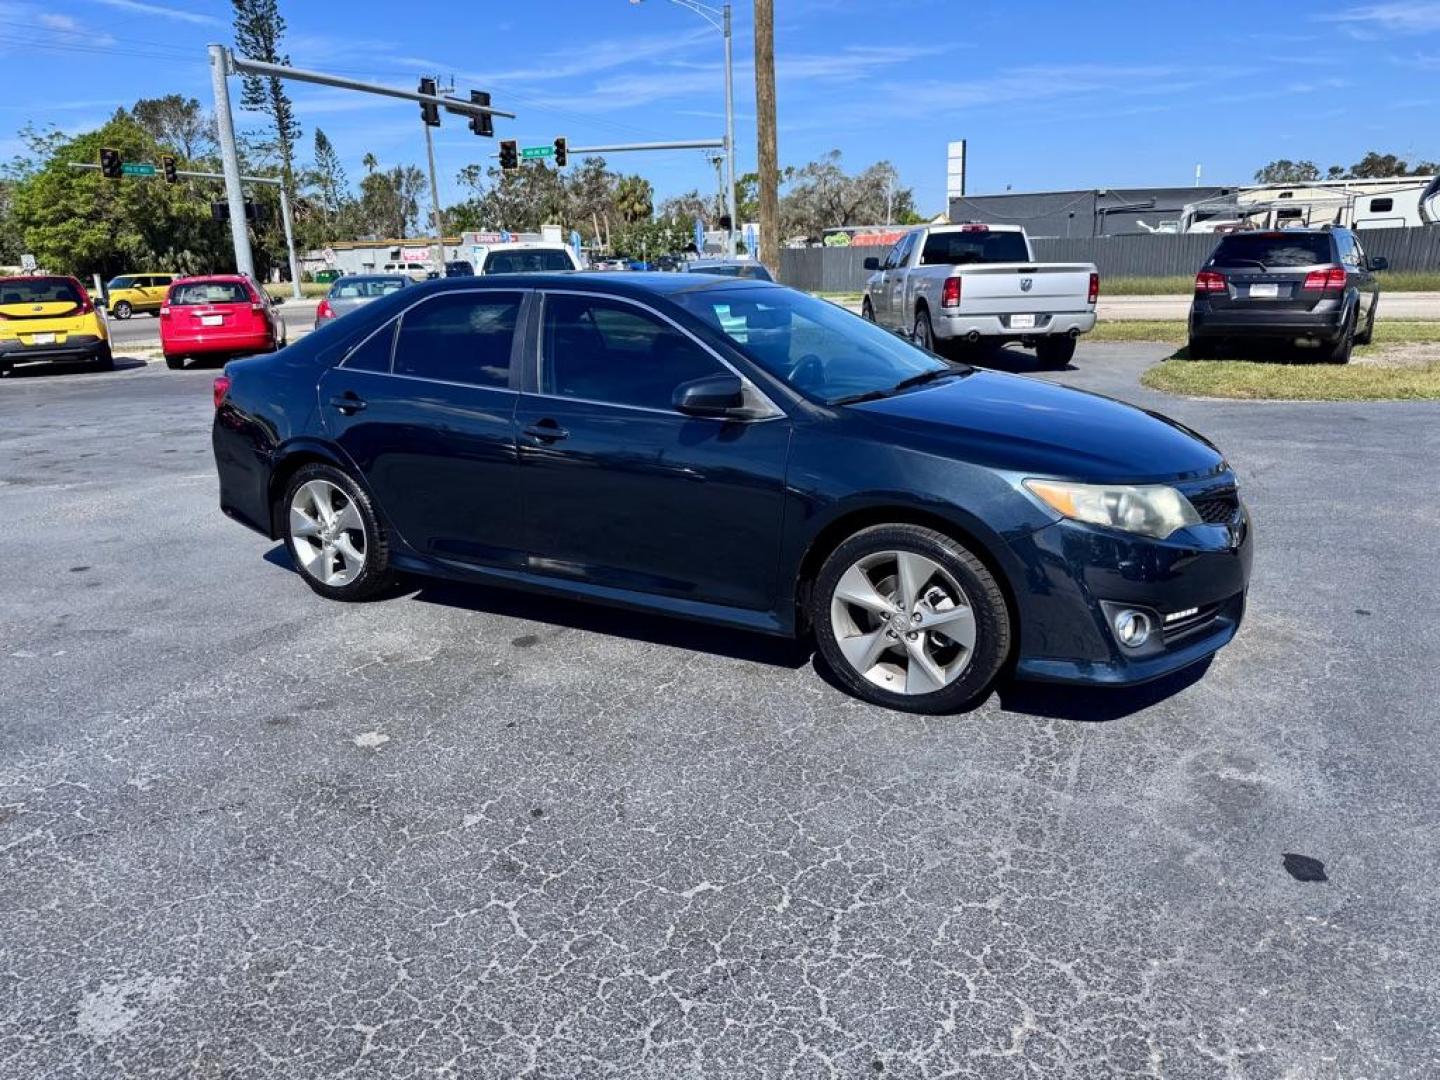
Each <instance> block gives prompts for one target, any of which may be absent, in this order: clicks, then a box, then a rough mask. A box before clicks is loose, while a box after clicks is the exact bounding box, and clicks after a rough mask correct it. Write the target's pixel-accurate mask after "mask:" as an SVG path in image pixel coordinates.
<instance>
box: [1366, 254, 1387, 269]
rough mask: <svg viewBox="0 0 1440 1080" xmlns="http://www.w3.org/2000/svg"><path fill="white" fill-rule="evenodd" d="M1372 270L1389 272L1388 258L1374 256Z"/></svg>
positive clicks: (1371, 264)
mask: <svg viewBox="0 0 1440 1080" xmlns="http://www.w3.org/2000/svg"><path fill="white" fill-rule="evenodd" d="M1370 269H1371V270H1389V269H1390V260H1389V259H1387V258H1385V256H1384V255H1374V256H1371V258H1370Z"/></svg>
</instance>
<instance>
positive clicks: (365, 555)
mask: <svg viewBox="0 0 1440 1080" xmlns="http://www.w3.org/2000/svg"><path fill="white" fill-rule="evenodd" d="M317 493H318V494H319V498H318V499H317V497H316V495H317ZM322 503H324V504H325V505H324V506H322V505H321V504H322ZM297 507H298V509H297ZM327 511H328V514H327ZM278 512H279V513H280V514H281V515H282V519H281V520H282V521H283V523H284V524H283V532H284V535H285V547H286V549H287V550H288V551H289V552H290V558H291V560H293V562H294V564H295V569H296V572H297V573H299V575H300V576H301V577H302V578H304V579H305V584H307V585H309V586H310V588H311V589H313V590H314V591H315V592H317V593H319V594H320V595H321V596H323V597H325V598H326V599H327V600H342V601H358V600H369V599H372V598H374V597H376V596H379V595H381V594H383V593H385V592H387V591H388V590H390V589H391V588H392V587H393V586H394V584H395V574H394V572H393V571H392V570H391V569H390V543H389V540H388V539H387V538H386V535H385V530H384V528H383V526H381V524H380V519H379V517H378V516H377V515H376V513H375V509H374V507H373V506H372V505H371V503H370V497H369V496H368V495H366V494H365V490H364V489H363V488H362V487H360V485H359V484H357V483H356V482H355V481H354V480H352V479H351V478H350V477H349V475H347V474H346V473H344V472H342V471H341V470H339V469H337V468H335V467H333V466H331V465H324V464H321V463H319V462H316V463H314V464H311V465H303V466H301V467H300V469H299V470H298V471H297V472H296V473H295V475H294V476H292V477H291V478H290V482H289V483H288V484H287V485H286V486H285V494H284V496H283V498H282V501H281V503H280V505H279V507H278ZM327 528H328V531H326V530H327ZM357 555H358V556H359V558H358V560H357V559H356V556H357ZM357 562H358V565H357Z"/></svg>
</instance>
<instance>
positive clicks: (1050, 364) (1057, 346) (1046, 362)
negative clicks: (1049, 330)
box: [1035, 335, 1075, 370]
mask: <svg viewBox="0 0 1440 1080" xmlns="http://www.w3.org/2000/svg"><path fill="white" fill-rule="evenodd" d="M1035 359H1037V360H1039V361H1040V366H1041V367H1047V368H1052V369H1057V370H1058V369H1059V368H1066V367H1069V366H1070V361H1071V360H1073V359H1075V339H1074V338H1073V337H1069V336H1068V335H1065V336H1061V337H1045V338H1041V339H1040V340H1039V341H1037V342H1036V343H1035Z"/></svg>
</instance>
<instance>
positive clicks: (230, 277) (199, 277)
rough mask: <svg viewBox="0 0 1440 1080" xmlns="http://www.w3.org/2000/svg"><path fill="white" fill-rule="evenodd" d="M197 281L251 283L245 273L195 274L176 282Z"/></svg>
mask: <svg viewBox="0 0 1440 1080" xmlns="http://www.w3.org/2000/svg"><path fill="white" fill-rule="evenodd" d="M196 281H243V282H246V283H249V281H250V279H249V278H248V277H246V276H245V275H244V274H194V275H192V276H190V277H182V278H176V279H175V284H177V285H179V284H181V283H184V284H186V285H189V284H192V283H193V282H196Z"/></svg>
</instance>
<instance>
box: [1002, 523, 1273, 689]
mask: <svg viewBox="0 0 1440 1080" xmlns="http://www.w3.org/2000/svg"><path fill="white" fill-rule="evenodd" d="M1011 546H1012V548H1013V549H1014V551H1015V554H1016V555H1017V556H1018V557H1019V558H1020V559H1021V561H1022V562H1023V563H1024V564H1025V567H1026V580H1025V582H1024V586H1023V589H1024V591H1023V592H1022V591H1021V590H1020V589H1017V594H1018V595H1017V601H1018V604H1019V607H1020V609H1021V610H1020V626H1021V641H1020V650H1019V656H1018V659H1017V661H1016V669H1015V670H1016V675H1017V676H1019V677H1020V678H1026V679H1037V680H1043V681H1047V682H1068V683H1092V684H1102V685H1128V684H1133V683H1141V682H1148V681H1149V680H1151V679H1158V678H1160V677H1162V676H1164V675H1168V674H1170V673H1172V672H1175V671H1179V670H1180V669H1182V668H1185V667H1188V666H1190V665H1191V664H1194V663H1196V662H1197V661H1200V660H1203V659H1205V657H1207V656H1209V655H1211V654H1212V653H1214V652H1215V651H1216V650H1218V649H1220V648H1221V647H1222V646H1224V645H1226V644H1227V643H1228V642H1229V641H1230V640H1231V638H1233V637H1234V636H1235V633H1236V631H1237V630H1239V628H1240V621H1241V619H1242V617H1243V616H1244V613H1245V593H1246V589H1247V587H1248V585H1249V581H1250V563H1251V558H1252V555H1253V549H1254V536H1253V529H1252V528H1251V524H1250V516H1249V513H1248V511H1246V509H1245V507H1244V505H1243V504H1240V506H1239V509H1238V511H1237V513H1236V515H1235V517H1234V518H1233V519H1232V520H1231V521H1230V522H1229V523H1228V524H1217V525H1196V526H1192V527H1190V528H1187V529H1182V530H1180V531H1179V532H1177V533H1175V534H1174V535H1172V536H1171V537H1169V538H1168V539H1166V540H1153V539H1150V538H1148V537H1143V536H1135V535H1132V534H1129V533H1122V532H1118V531H1116V530H1112V529H1102V528H1097V527H1094V526H1090V525H1084V524H1080V523H1078V522H1073V521H1060V522H1056V523H1055V524H1053V525H1048V526H1046V527H1045V528H1043V529H1040V530H1038V531H1037V532H1034V533H1031V534H1029V535H1028V536H1025V537H1022V538H1020V539H1019V540H1012V542H1011ZM1122 608H1133V609H1138V610H1141V611H1144V612H1146V613H1147V614H1149V615H1151V617H1152V619H1153V625H1154V626H1155V627H1156V632H1155V633H1154V634H1153V635H1152V637H1151V639H1150V640H1149V641H1147V642H1146V644H1145V645H1143V646H1141V647H1140V648H1136V649H1131V648H1127V647H1125V646H1123V645H1121V644H1120V642H1119V640H1118V639H1117V638H1116V636H1115V633H1114V631H1113V630H1112V627H1111V616H1112V614H1113V613H1115V612H1116V611H1118V610H1120V609H1122ZM1192 609H1194V610H1193V614H1186V613H1190V612H1191V611H1192ZM1177 615H1179V616H1182V617H1180V618H1172V619H1171V620H1170V621H1169V622H1168V623H1167V621H1166V616H1177Z"/></svg>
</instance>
